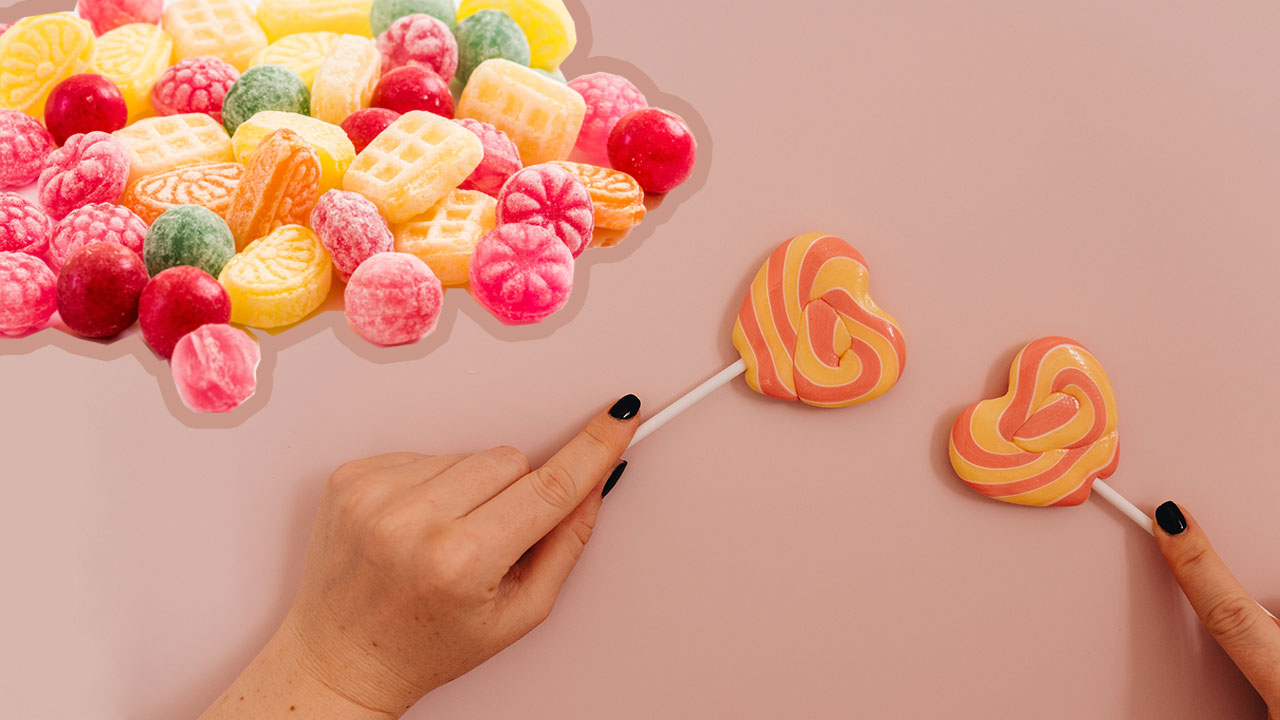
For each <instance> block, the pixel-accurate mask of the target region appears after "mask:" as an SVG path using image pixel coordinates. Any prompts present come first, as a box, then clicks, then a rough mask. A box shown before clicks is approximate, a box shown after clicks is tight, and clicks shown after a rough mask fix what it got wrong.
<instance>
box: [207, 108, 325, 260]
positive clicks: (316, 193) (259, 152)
mask: <svg viewBox="0 0 1280 720" xmlns="http://www.w3.org/2000/svg"><path fill="white" fill-rule="evenodd" d="M319 199H320V156H319V155H318V154H317V153H316V151H315V149H314V148H312V147H311V144H310V143H308V142H307V141H306V140H303V139H302V136H301V135H299V134H298V133H296V132H294V131H292V130H287V129H281V130H276V131H275V132H273V133H271V134H270V135H268V136H267V137H266V139H265V140H263V141H262V144H261V145H259V146H258V148H257V149H256V150H254V152H253V155H251V156H250V157H249V162H248V164H247V166H246V167H245V171H244V177H243V178H242V179H241V181H240V186H239V187H238V188H237V189H236V192H235V195H234V196H233V197H232V198H231V208H230V210H229V211H228V213H227V225H229V226H230V227H231V234H232V235H233V236H235V239H236V251H237V252H238V251H240V250H243V249H244V247H245V246H246V245H248V244H249V243H250V242H253V241H254V240H257V239H258V238H260V237H264V236H266V235H267V234H268V233H270V232H271V231H273V230H275V229H276V228H278V227H281V226H283V225H305V224H306V222H307V218H308V217H309V216H310V215H311V210H312V208H314V207H315V205H316V201H317V200H319Z"/></svg>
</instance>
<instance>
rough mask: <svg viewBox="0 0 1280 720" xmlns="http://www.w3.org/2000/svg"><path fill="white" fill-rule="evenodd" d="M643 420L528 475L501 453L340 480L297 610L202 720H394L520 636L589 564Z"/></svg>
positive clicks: (621, 411)
mask: <svg viewBox="0 0 1280 720" xmlns="http://www.w3.org/2000/svg"><path fill="white" fill-rule="evenodd" d="M639 409H640V401H639V400H638V399H637V398H636V397H635V396H632V395H628V396H627V397H624V398H623V399H621V400H619V401H618V402H617V403H616V404H615V405H614V406H613V407H612V408H611V409H610V411H609V412H608V413H601V414H600V415H599V416H597V417H596V418H595V419H593V420H592V421H591V423H590V424H589V425H587V427H586V429H585V430H584V431H583V432H582V433H581V434H579V435H578V436H577V437H576V438H574V439H573V440H572V441H570V442H569V444H568V445H566V446H565V447H564V448H563V449H561V450H560V451H559V452H557V453H556V454H555V456H553V457H552V458H551V459H550V460H548V461H547V463H546V464H545V465H543V466H542V467H540V468H538V469H536V470H532V469H531V468H530V466H529V461H528V460H527V459H526V458H525V457H524V455H522V454H521V453H520V452H518V451H517V450H515V449H513V448H509V447H504V448H495V449H493V450H489V451H486V452H482V453H477V454H474V455H442V456H426V455H418V454H415V453H399V454H393V455H383V456H380V457H374V458H368V459H365V460H357V461H355V462H352V463H348V464H346V465H343V466H342V467H341V468H339V469H338V470H337V471H336V472H334V474H333V476H332V478H331V479H330V481H329V485H328V487H327V488H326V491H325V495H324V499H323V501H322V502H321V507H320V514H319V518H318V519H317V521H316V525H315V531H314V533H313V535H312V538H311V545H310V548H309V549H308V551H307V560H306V566H305V569H304V571H303V579H302V584H301V588H300V589H299V591H298V596H297V598H296V600H295V601H294V605H293V608H292V609H291V610H290V611H289V614H288V616H287V618H286V619H285V621H284V623H283V624H282V626H281V627H280V629H279V630H278V631H277V632H276V634H275V636H274V637H273V638H272V639H271V641H270V642H269V643H268V645H267V647H266V648H264V649H263V651H262V653H261V654H260V655H259V656H258V658H256V659H255V660H254V663H253V664H252V665H250V667H249V668H248V669H247V670H246V671H245V672H244V673H243V674H242V675H241V676H240V678H238V679H237V680H236V682H235V684H233V685H232V687H231V688H230V689H228V690H227V691H226V692H225V693H224V694H223V695H222V696H221V697H220V698H219V699H218V700H217V701H216V702H215V703H214V705H213V706H212V707H210V709H209V710H207V711H206V712H205V714H204V715H203V716H202V720H215V719H216V720H225V719H227V718H241V717H243V718H249V717H252V718H255V719H257V720H265V719H267V718H275V717H290V718H299V717H303V718H311V717H317V718H318V717H324V718H334V719H335V720H336V719H339V718H342V719H346V718H352V719H355V718H396V717H399V716H400V715H402V714H403V713H404V712H405V710H407V709H408V708H409V707H410V706H412V705H413V704H414V703H415V702H417V701H418V700H419V699H420V698H421V697H422V696H423V695H425V694H426V693H428V692H430V691H431V690H433V689H435V688H437V687H439V686H441V685H443V684H445V683H447V682H449V681H450V680H453V679H454V678H456V677H458V676H460V675H462V674H464V673H466V672H467V671H469V670H471V669H472V668H474V667H476V666H477V665H479V664H480V663H482V662H484V661H485V660H487V659H489V658H490V657H492V656H493V655H494V654H496V653H497V652H498V651H500V650H502V649H503V648H505V647H507V646H508V645H510V644H512V643H514V642H515V641H516V640H518V639H520V638H521V637H523V636H524V635H525V634H526V633H528V632H529V631H530V630H532V629H533V628H534V627H536V626H537V625H538V624H540V623H541V622H542V621H543V620H544V619H546V617H547V615H548V614H549V613H550V612H551V608H552V606H553V605H554V603H555V600H556V597H557V596H558V594H559V592H560V588H561V586H563V585H564V582H565V580H566V579H567V578H568V576H569V573H570V572H571V571H572V570H573V568H574V566H575V565H576V564H577V561H578V558H579V557H580V556H581V555H582V552H583V550H584V548H585V546H586V543H587V541H588V540H589V539H590V537H591V533H592V529H593V528H594V526H595V521H596V515H597V512H598V511H599V509H600V503H601V498H602V496H603V495H604V494H605V493H607V492H608V490H609V489H611V488H612V484H613V483H615V482H617V479H618V476H620V475H621V473H622V470H623V469H624V468H625V466H626V463H621V464H619V463H618V459H619V458H620V457H621V455H622V453H623V451H624V450H626V447H627V444H628V442H630V440H631V436H632V435H633V434H634V433H635V430H636V427H637V425H638V422H637V416H638V414H639ZM611 471H612V473H611ZM606 476H608V477H607V480H606Z"/></svg>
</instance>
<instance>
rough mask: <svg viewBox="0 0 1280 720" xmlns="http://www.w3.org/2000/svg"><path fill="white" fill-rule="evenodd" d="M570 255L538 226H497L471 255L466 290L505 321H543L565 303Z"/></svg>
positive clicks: (570, 277)
mask: <svg viewBox="0 0 1280 720" xmlns="http://www.w3.org/2000/svg"><path fill="white" fill-rule="evenodd" d="M571 292H573V255H572V254H571V253H570V252H569V248H567V247H565V245H564V243H563V242H561V241H560V238H557V237H556V236H555V234H554V233H552V232H551V231H550V230H547V229H546V228H541V227H538V226H537V225H502V226H500V227H498V228H497V229H495V230H493V231H491V232H490V233H489V234H487V235H485V236H484V237H483V238H481V239H480V243H479V244H478V245H476V252H475V255H474V256H472V258H471V295H472V296H473V297H475V299H476V301H477V302H479V303H480V304H481V305H483V306H484V308H485V309H486V310H488V311H489V312H490V313H492V314H493V316H494V317H496V318H498V320H500V321H501V322H502V323H503V324H504V325H530V324H533V323H538V322H542V321H543V320H545V319H547V318H548V317H549V316H551V315H552V314H554V313H555V312H556V311H558V310H560V308H562V307H564V305H565V303H567V302H569V293H571Z"/></svg>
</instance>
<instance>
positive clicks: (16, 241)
mask: <svg viewBox="0 0 1280 720" xmlns="http://www.w3.org/2000/svg"><path fill="white" fill-rule="evenodd" d="M52 232H53V221H51V220H50V219H49V216H48V215H45V214H44V211H43V210H41V209H40V208H38V207H36V206H35V205H34V204H33V203H31V202H29V201H28V200H27V199H26V198H24V197H22V196H21V195H19V194H17V193H10V192H0V252H20V253H26V254H28V255H35V256H36V257H39V256H41V255H44V254H45V251H46V250H48V249H49V234H50V233H52Z"/></svg>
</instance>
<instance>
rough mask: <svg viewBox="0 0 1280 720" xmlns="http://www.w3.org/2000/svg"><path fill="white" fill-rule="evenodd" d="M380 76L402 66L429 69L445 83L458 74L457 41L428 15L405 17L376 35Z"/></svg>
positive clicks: (445, 26)
mask: <svg viewBox="0 0 1280 720" xmlns="http://www.w3.org/2000/svg"><path fill="white" fill-rule="evenodd" d="M378 52H379V53H381V54H382V74H383V75H386V74H387V73H389V72H391V71H392V70H395V69H396V68H398V67H404V66H405V65H422V66H423V67H428V68H431V69H432V70H433V71H435V73H436V74H437V75H439V76H440V78H441V79H443V80H444V81H445V82H446V83H447V82H449V81H450V80H452V79H453V74H454V73H456V72H457V71H458V41H457V40H456V39H454V37H453V31H452V30H450V29H449V26H448V25H445V24H444V23H442V22H440V21H439V20H437V19H435V18H433V17H431V16H430V15H421V14H418V15H405V16H404V17H402V18H400V19H399V20H396V21H395V22H393V23H391V27H390V28H388V29H387V31H386V32H384V33H382V34H381V35H379V36H378Z"/></svg>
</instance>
